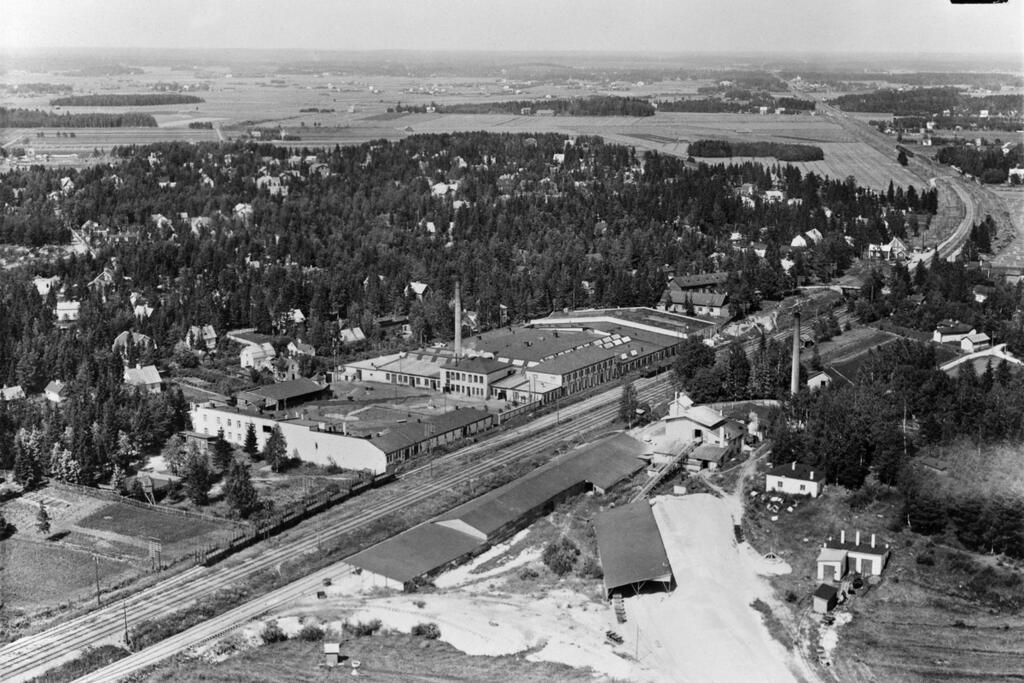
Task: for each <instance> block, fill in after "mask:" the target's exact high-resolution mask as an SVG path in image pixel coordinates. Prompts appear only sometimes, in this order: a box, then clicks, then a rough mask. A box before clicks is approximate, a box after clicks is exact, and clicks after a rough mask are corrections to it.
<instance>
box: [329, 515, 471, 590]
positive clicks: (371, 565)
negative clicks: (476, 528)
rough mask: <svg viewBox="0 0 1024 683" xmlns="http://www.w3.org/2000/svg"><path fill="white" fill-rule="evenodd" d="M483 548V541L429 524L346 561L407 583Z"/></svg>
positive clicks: (401, 534)
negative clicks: (481, 546)
mask: <svg viewBox="0 0 1024 683" xmlns="http://www.w3.org/2000/svg"><path fill="white" fill-rule="evenodd" d="M480 545H481V543H480V540H479V539H477V538H474V537H473V536H470V535H469V534H464V533H462V532H461V531H457V530H455V529H451V528H449V527H446V526H442V525H440V524H434V523H432V522H427V523H426V524H420V525H419V526H414V527H413V528H411V529H409V530H408V531H405V532H402V533H400V534H398V535H397V536H394V537H392V538H389V539H388V540H386V541H384V542H383V543H378V544H377V545H375V546H372V547H370V548H367V549H366V550H364V551H363V552H361V553H356V554H355V555H353V556H351V557H349V558H348V559H347V560H345V561H346V562H347V563H348V564H351V565H353V566H355V567H359V568H360V569H365V570H367V571H370V572H373V573H375V574H380V575H382V576H386V577H388V578H389V579H392V580H394V581H398V582H400V583H405V582H407V581H411V580H413V579H415V578H416V577H418V576H423V575H424V574H428V573H430V572H432V571H434V570H435V569H437V568H438V567H443V566H444V565H446V564H448V563H449V562H452V561H454V560H456V559H458V558H460V557H462V556H464V555H466V554H468V553H471V552H473V551H474V550H476V548H478V547H479V546H480Z"/></svg>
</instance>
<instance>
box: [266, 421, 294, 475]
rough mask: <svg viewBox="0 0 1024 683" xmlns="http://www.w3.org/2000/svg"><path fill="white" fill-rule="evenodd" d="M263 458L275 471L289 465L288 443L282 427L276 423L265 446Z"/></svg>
mask: <svg viewBox="0 0 1024 683" xmlns="http://www.w3.org/2000/svg"><path fill="white" fill-rule="evenodd" d="M263 460H266V461H267V462H268V463H269V464H270V468H271V469H272V470H273V471H275V472H280V471H282V470H283V469H284V468H285V467H286V466H287V465H288V444H286V443H285V440H284V434H282V433H281V428H280V427H279V426H277V425H274V428H273V429H272V430H271V431H270V436H268V437H267V443H266V445H265V446H264V447H263Z"/></svg>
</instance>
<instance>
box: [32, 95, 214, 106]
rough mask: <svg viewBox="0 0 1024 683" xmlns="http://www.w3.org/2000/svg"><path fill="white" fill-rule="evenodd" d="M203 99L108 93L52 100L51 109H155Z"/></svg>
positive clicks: (189, 96) (180, 96) (199, 101)
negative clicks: (160, 106) (159, 106)
mask: <svg viewBox="0 0 1024 683" xmlns="http://www.w3.org/2000/svg"><path fill="white" fill-rule="evenodd" d="M205 101H206V100H204V99H203V98H202V97H198V96H196V95H185V94H184V93H177V92H162V93H106V94H102V95H68V96H67V97H56V98H54V99H52V100H50V106H51V107H153V106H158V105H164V104H200V103H202V102H205Z"/></svg>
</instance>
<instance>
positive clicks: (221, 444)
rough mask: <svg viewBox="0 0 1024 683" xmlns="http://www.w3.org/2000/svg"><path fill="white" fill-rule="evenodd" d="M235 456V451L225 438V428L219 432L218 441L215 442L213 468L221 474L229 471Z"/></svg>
mask: <svg viewBox="0 0 1024 683" xmlns="http://www.w3.org/2000/svg"><path fill="white" fill-rule="evenodd" d="M233 454H234V449H233V448H232V447H231V444H230V443H228V441H227V439H225V438H224V430H223V428H222V429H219V430H217V440H216V441H214V442H213V466H214V467H216V468H217V469H218V470H219V471H221V472H225V471H227V469H228V466H229V465H230V464H231V459H232V455H233Z"/></svg>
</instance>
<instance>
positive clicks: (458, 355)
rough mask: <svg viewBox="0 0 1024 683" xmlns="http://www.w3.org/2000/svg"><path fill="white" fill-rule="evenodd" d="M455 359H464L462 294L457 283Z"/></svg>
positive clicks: (457, 282)
mask: <svg viewBox="0 0 1024 683" xmlns="http://www.w3.org/2000/svg"><path fill="white" fill-rule="evenodd" d="M455 357H456V358H462V292H461V291H460V290H459V281H458V280H456V281H455Z"/></svg>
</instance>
